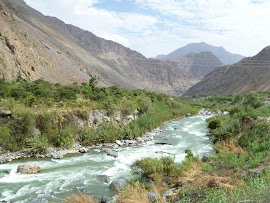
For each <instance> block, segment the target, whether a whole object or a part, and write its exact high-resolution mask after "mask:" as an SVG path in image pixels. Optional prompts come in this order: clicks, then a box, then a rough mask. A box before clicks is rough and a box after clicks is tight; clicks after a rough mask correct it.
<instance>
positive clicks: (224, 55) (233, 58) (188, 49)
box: [158, 42, 244, 65]
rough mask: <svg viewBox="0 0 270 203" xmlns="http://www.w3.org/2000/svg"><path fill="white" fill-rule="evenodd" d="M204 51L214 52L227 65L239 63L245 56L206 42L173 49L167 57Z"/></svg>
mask: <svg viewBox="0 0 270 203" xmlns="http://www.w3.org/2000/svg"><path fill="white" fill-rule="evenodd" d="M203 51H210V52H212V53H213V54H214V55H215V56H216V57H218V58H219V60H220V61H221V62H222V63H224V64H225V65H231V64H234V63H237V62H239V61H240V60H241V59H243V58H244V56H241V55H239V54H232V53H230V52H228V51H226V50H225V49H224V48H223V47H216V46H212V45H209V44H207V43H205V42H201V43H191V44H188V45H186V46H184V47H181V48H179V49H177V50H175V51H173V52H172V53H170V54H168V55H167V56H166V57H175V56H185V55H187V54H190V53H200V52H203ZM158 57H159V58H158V59H160V58H164V57H165V56H163V55H161V56H158Z"/></svg>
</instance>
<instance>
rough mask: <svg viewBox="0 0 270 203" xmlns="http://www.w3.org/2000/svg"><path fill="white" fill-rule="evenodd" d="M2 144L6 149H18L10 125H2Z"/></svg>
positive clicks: (0, 143)
mask: <svg viewBox="0 0 270 203" xmlns="http://www.w3.org/2000/svg"><path fill="white" fill-rule="evenodd" d="M0 146H1V147H2V148H3V149H5V150H11V151H13V150H16V149H17V144H16V142H15V139H14V138H13V136H12V130H11V129H10V128H9V126H8V125H2V126H0Z"/></svg>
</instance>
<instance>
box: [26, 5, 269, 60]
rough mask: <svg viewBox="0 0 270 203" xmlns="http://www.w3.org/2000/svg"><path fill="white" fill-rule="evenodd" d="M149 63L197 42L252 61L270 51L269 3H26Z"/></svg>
mask: <svg viewBox="0 0 270 203" xmlns="http://www.w3.org/2000/svg"><path fill="white" fill-rule="evenodd" d="M25 1H26V3H27V4H28V5H30V6H31V7H33V8H35V9H37V10H39V11H40V12H42V13H43V14H45V15H50V16H55V17H57V18H59V19H61V20H63V21H64V22H65V23H68V24H73V25H75V26H78V27H80V28H82V29H85V30H88V31H91V32H93V33H94V34H96V35H98V36H100V37H103V38H105V39H109V40H113V41H116V42H118V43H120V44H123V45H124V46H127V47H129V48H131V49H133V50H136V51H138V52H140V53H142V54H144V55H145V56H147V57H153V56H156V55H159V54H168V53H170V52H172V51H174V50H175V49H177V48H179V47H181V46H184V45H186V44H188V43H193V42H202V41H204V42H207V43H209V44H212V45H215V46H223V47H224V48H225V49H227V50H228V51H230V52H232V53H239V54H242V55H245V56H252V55H255V54H256V53H258V52H259V51H260V50H261V49H262V48H264V47H266V46H268V45H270V37H269V36H270V20H269V19H270V0H46V1H44V0H25Z"/></svg>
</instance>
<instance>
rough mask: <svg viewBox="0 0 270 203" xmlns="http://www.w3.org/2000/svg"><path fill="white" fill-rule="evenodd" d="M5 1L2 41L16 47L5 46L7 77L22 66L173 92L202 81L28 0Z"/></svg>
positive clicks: (59, 77)
mask: <svg viewBox="0 0 270 203" xmlns="http://www.w3.org/2000/svg"><path fill="white" fill-rule="evenodd" d="M1 2H2V3H3V4H4V5H3V4H1ZM1 2H0V4H1V19H0V20H1V28H2V27H4V29H5V31H1V36H2V38H3V39H2V38H1V43H3V44H7V43H8V44H10V46H13V47H14V52H12V51H9V50H4V49H1V47H0V49H1V54H2V52H3V54H2V55H1V61H4V62H1V69H0V70H4V71H1V74H2V75H4V76H5V77H6V78H7V79H12V78H15V77H16V75H17V73H18V71H20V72H21V73H22V75H23V77H25V78H27V79H31V80H35V79H38V78H43V79H45V80H48V81H52V82H61V83H64V84H67V83H72V82H79V83H80V82H87V81H88V80H89V79H90V78H91V77H92V76H94V75H97V76H98V77H99V84H100V85H102V86H111V85H117V86H120V87H124V88H130V89H136V88H145V89H148V90H151V91H157V92H162V93H166V94H172V95H180V94H182V93H183V92H184V91H185V90H187V89H188V88H189V87H191V86H192V85H194V84H196V83H197V82H198V81H199V80H198V79H197V78H196V77H194V76H193V75H191V74H189V73H187V72H185V71H183V70H180V69H178V68H175V67H173V66H171V65H168V64H166V63H164V62H162V61H159V60H155V59H147V58H145V57H144V56H143V55H141V54H140V53H138V52H135V51H132V50H130V49H128V48H126V47H124V46H122V45H120V44H118V43H115V42H113V41H108V40H105V39H102V38H99V37H97V36H95V35H94V34H92V33H90V32H88V31H84V30H82V29H80V28H77V27H75V26H72V25H67V24H65V23H64V22H62V21H60V20H59V19H57V18H54V17H46V16H44V15H42V14H41V13H39V12H38V11H36V10H34V9H32V8H30V7H29V6H27V5H26V4H25V2H24V1H23V0H1ZM5 12H8V13H9V15H10V16H6V15H5V14H4V13H5ZM12 36H13V37H12ZM16 36H18V37H17V38H16ZM6 39H7V40H8V42H7V43H6ZM7 47H8V46H7ZM28 52H29V53H28ZM26 53H27V54H26ZM19 56H21V57H19ZM24 61H25V62H24Z"/></svg>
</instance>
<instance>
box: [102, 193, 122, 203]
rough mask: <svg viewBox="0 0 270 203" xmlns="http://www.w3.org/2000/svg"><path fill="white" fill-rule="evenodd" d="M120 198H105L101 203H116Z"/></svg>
mask: <svg viewBox="0 0 270 203" xmlns="http://www.w3.org/2000/svg"><path fill="white" fill-rule="evenodd" d="M119 198H120V196H119V195H114V196H113V197H107V196H104V197H102V199H101V203H116V202H117V200H118V199H119Z"/></svg>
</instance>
